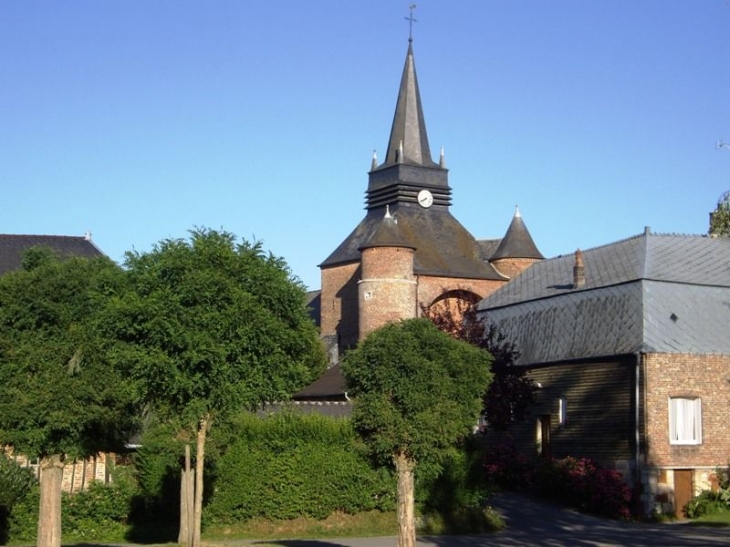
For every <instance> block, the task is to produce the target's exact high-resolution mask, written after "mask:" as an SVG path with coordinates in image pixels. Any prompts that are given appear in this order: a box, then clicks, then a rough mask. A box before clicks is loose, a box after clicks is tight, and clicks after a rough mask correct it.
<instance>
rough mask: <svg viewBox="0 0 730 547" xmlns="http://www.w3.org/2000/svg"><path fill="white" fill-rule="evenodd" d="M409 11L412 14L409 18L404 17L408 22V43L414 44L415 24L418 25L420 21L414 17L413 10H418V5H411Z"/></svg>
mask: <svg viewBox="0 0 730 547" xmlns="http://www.w3.org/2000/svg"><path fill="white" fill-rule="evenodd" d="M408 9H409V10H410V11H411V13H410V14H409V15H408V17H404V18H403V19H405V20H406V21H408V42H413V23H418V19H416V18H415V17H413V10H414V9H416V4H411V5H410V6H408Z"/></svg>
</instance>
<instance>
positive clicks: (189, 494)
mask: <svg viewBox="0 0 730 547" xmlns="http://www.w3.org/2000/svg"><path fill="white" fill-rule="evenodd" d="M194 476H195V473H193V470H192V469H190V445H189V444H186V445H185V464H184V467H183V469H182V473H181V475H180V533H179V534H178V536H177V542H178V543H179V544H180V545H185V546H187V547H190V544H191V542H192V539H193V534H192V530H193V504H194V501H193V500H194V492H195V483H194V482H193V481H194V478H193V477H194Z"/></svg>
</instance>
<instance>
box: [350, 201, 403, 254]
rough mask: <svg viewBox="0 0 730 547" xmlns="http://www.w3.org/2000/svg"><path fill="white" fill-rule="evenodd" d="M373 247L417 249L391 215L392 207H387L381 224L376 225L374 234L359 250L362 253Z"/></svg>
mask: <svg viewBox="0 0 730 547" xmlns="http://www.w3.org/2000/svg"><path fill="white" fill-rule="evenodd" d="M373 247H405V248H410V249H414V248H415V247H413V244H412V243H411V242H409V241H408V240H407V239H406V238H405V236H404V235H403V233H402V232H401V230H400V228H399V227H398V221H397V220H396V219H395V218H394V217H393V215H391V214H390V207H387V206H386V208H385V215H384V216H383V218H382V219H381V220H380V223H378V224H376V225H375V229H374V230H373V233H372V234H371V235H370V237H369V238H367V239H366V240H365V241H364V242H363V244H362V245H360V247H359V248H358V250H359V251H362V250H363V249H372V248H373Z"/></svg>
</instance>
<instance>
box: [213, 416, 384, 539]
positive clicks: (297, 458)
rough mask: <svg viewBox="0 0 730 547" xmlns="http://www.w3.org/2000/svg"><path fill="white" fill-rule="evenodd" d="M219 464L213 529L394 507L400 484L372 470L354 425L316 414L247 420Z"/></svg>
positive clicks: (237, 429) (242, 421)
mask: <svg viewBox="0 0 730 547" xmlns="http://www.w3.org/2000/svg"><path fill="white" fill-rule="evenodd" d="M231 431H235V433H236V437H237V440H236V441H234V442H233V443H232V444H231V445H230V446H229V447H228V449H227V450H226V452H225V454H223V455H222V456H221V457H220V459H219V460H218V461H217V463H216V466H215V471H214V475H215V479H214V484H215V486H214V492H213V494H212V496H211V499H210V503H209V504H208V505H207V506H206V509H205V520H206V522H207V523H215V524H230V523H234V522H240V521H242V520H243V521H245V520H248V519H251V518H253V517H262V518H271V519H291V518H296V517H313V518H324V517H326V516H327V515H329V514H331V513H333V512H335V511H342V512H345V513H357V512H360V511H368V510H373V509H378V510H383V511H386V510H392V509H393V508H394V507H395V480H394V478H393V476H392V475H391V474H390V472H388V471H386V470H376V469H373V468H372V467H371V466H370V464H369V462H368V461H367V459H366V458H365V456H364V455H363V453H362V452H361V450H360V449H359V447H358V441H357V437H356V435H355V432H354V430H353V429H352V425H351V423H350V421H349V420H342V419H332V418H327V417H324V416H320V415H315V414H297V413H279V414H275V415H272V416H268V417H266V418H263V419H262V418H257V417H254V416H242V417H241V418H239V420H238V421H237V423H236V424H235V426H234V427H233V428H232V429H231Z"/></svg>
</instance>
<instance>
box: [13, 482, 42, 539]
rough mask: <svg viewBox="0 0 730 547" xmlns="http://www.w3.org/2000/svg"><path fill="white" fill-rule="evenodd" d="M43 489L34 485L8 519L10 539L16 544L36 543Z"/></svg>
mask: <svg viewBox="0 0 730 547" xmlns="http://www.w3.org/2000/svg"><path fill="white" fill-rule="evenodd" d="M40 493H41V489H40V485H39V484H37V483H36V484H34V485H33V486H32V488H31V489H30V490H29V491H28V492H27V493H26V495H25V496H23V497H22V498H20V499H19V500H17V501H16V503H15V504H13V508H12V510H11V511H10V516H9V517H8V534H7V535H8V538H9V539H10V541H12V542H14V543H18V542H35V540H36V536H37V534H38V506H39V504H40V495H41V494H40Z"/></svg>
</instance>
